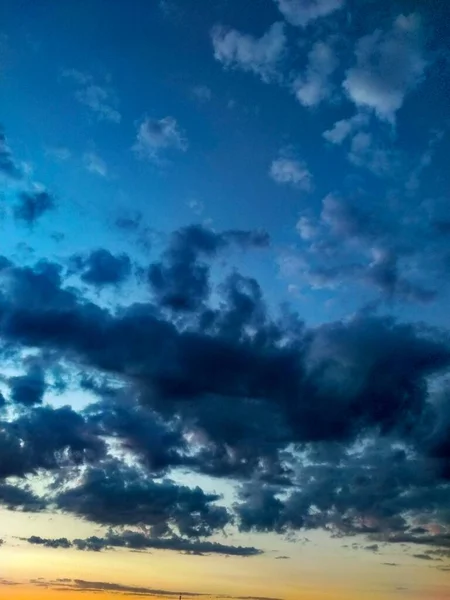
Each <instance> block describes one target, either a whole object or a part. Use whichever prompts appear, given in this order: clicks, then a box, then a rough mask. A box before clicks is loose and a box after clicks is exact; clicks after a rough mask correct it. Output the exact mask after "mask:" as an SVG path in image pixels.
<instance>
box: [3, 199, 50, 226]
mask: <svg viewBox="0 0 450 600" xmlns="http://www.w3.org/2000/svg"><path fill="white" fill-rule="evenodd" d="M54 208H55V199H54V198H53V196H52V195H51V194H50V193H49V192H46V191H38V192H32V191H28V192H21V193H20V194H19V196H18V199H17V203H16V204H15V206H14V207H13V215H14V218H15V219H16V220H17V221H23V222H24V223H25V224H26V225H29V226H32V225H34V224H35V223H36V221H37V220H38V219H39V218H40V217H42V215H44V214H45V213H46V212H48V211H50V210H52V209H54Z"/></svg>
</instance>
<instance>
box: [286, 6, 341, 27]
mask: <svg viewBox="0 0 450 600" xmlns="http://www.w3.org/2000/svg"><path fill="white" fill-rule="evenodd" d="M275 2H276V4H277V6H278V9H279V10H280V12H281V13H282V15H283V16H284V18H285V19H286V21H288V22H289V23H291V25H295V26H297V27H306V25H308V23H310V22H311V21H315V20H316V19H319V18H320V17H326V16H328V15H330V14H331V13H333V12H335V11H336V10H339V9H340V8H343V7H344V4H345V0H275Z"/></svg>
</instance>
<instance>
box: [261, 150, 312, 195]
mask: <svg viewBox="0 0 450 600" xmlns="http://www.w3.org/2000/svg"><path fill="white" fill-rule="evenodd" d="M269 175H270V177H271V178H272V179H273V180H274V181H275V182H276V183H280V184H289V185H292V186H293V187H295V188H297V189H299V190H302V191H304V192H310V191H312V189H313V176H312V173H311V171H310V170H309V169H308V166H307V165H306V163H305V161H303V160H299V159H297V158H290V157H288V156H283V155H281V156H280V157H279V158H276V159H275V160H274V161H273V162H272V164H271V165H270V169H269Z"/></svg>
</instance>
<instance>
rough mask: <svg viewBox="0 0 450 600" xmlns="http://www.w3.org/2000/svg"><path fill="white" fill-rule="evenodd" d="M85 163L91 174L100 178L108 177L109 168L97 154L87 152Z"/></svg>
mask: <svg viewBox="0 0 450 600" xmlns="http://www.w3.org/2000/svg"><path fill="white" fill-rule="evenodd" d="M83 163H84V166H85V167H86V169H87V170H88V171H89V173H94V174H95V175H99V176H100V177H107V176H108V167H107V165H106V163H105V161H104V160H103V159H102V158H101V157H100V156H99V155H98V154H96V153H95V152H85V153H84V155H83Z"/></svg>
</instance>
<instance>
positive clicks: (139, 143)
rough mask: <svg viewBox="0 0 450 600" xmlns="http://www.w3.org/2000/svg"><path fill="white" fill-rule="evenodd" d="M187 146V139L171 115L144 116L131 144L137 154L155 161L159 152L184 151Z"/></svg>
mask: <svg viewBox="0 0 450 600" xmlns="http://www.w3.org/2000/svg"><path fill="white" fill-rule="evenodd" d="M187 148H188V142H187V139H186V137H185V136H184V134H183V132H182V131H181V129H180V128H179V126H178V123H177V121H176V119H174V118H173V117H164V118H163V119H151V118H149V117H145V118H144V119H143V120H142V121H141V123H140V124H139V126H138V131H137V137H136V142H135V144H134V146H133V150H134V151H135V152H136V153H137V154H138V156H140V157H141V158H147V159H148V160H152V161H155V162H160V161H161V154H162V153H163V152H165V151H167V150H178V151H181V152H185V151H186V150H187Z"/></svg>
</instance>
